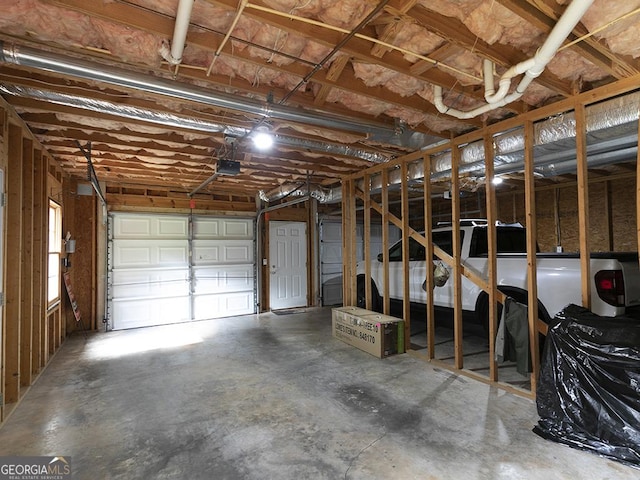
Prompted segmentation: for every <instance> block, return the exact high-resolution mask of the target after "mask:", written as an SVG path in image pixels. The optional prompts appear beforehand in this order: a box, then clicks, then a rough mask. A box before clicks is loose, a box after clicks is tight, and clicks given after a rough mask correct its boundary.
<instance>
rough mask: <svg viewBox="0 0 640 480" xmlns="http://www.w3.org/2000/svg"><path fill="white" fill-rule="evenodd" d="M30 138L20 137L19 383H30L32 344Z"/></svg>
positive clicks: (32, 190)
mask: <svg viewBox="0 0 640 480" xmlns="http://www.w3.org/2000/svg"><path fill="white" fill-rule="evenodd" d="M33 167H34V165H33V140H31V139H28V138H25V139H23V140H22V255H21V262H22V278H21V282H22V285H21V298H20V303H21V306H20V312H21V318H20V386H21V387H28V386H29V385H31V373H32V372H31V370H32V368H31V360H32V355H33V352H32V348H33V283H34V282H33V203H34V175H33V170H34V168H33Z"/></svg>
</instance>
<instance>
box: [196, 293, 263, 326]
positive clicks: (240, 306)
mask: <svg viewBox="0 0 640 480" xmlns="http://www.w3.org/2000/svg"><path fill="white" fill-rule="evenodd" d="M193 303H194V316H195V320H205V319H208V318H221V317H229V316H233V315H247V314H250V313H253V312H254V306H253V292H236V293H232V294H209V295H196V296H194V302H193Z"/></svg>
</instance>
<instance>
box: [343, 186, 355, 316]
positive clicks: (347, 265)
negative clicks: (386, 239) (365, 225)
mask: <svg viewBox="0 0 640 480" xmlns="http://www.w3.org/2000/svg"><path fill="white" fill-rule="evenodd" d="M349 186H350V181H349V180H343V181H342V303H343V305H353V304H354V303H353V297H352V291H351V257H350V255H351V249H350V248H349V245H350V244H351V241H352V239H351V235H352V232H351V219H350V217H349V216H350V215H351V209H350V208H349V193H350V192H349Z"/></svg>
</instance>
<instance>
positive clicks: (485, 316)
mask: <svg viewBox="0 0 640 480" xmlns="http://www.w3.org/2000/svg"><path fill="white" fill-rule="evenodd" d="M496 315H497V316H496V319H497V322H500V316H501V315H502V304H501V303H498V309H497V313H496ZM476 320H477V322H478V323H479V324H480V325H482V328H484V331H485V332H486V334H487V335H489V295H487V294H486V293H482V294H481V295H480V297H479V298H478V301H477V303H476Z"/></svg>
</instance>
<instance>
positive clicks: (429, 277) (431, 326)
mask: <svg viewBox="0 0 640 480" xmlns="http://www.w3.org/2000/svg"><path fill="white" fill-rule="evenodd" d="M422 161H423V163H424V169H423V171H424V172H425V182H424V192H423V193H424V237H425V239H429V240H430V239H431V236H432V227H431V226H432V223H433V220H432V218H431V182H430V181H429V180H428V178H429V176H430V175H431V157H430V156H429V155H424V156H423V157H422ZM424 247H425V260H426V261H427V266H428V265H429V262H431V261H432V260H431V259H432V258H433V242H431V241H426V242H425V245H424ZM425 277H426V278H425V281H426V282H427V283H426V290H427V309H426V316H427V319H426V320H427V356H428V358H429V360H431V359H433V358H435V349H436V340H435V339H436V331H435V330H436V327H435V310H434V307H433V288H434V286H435V285H434V283H433V268H427V269H426V272H425ZM408 343H409V344H410V342H408Z"/></svg>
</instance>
